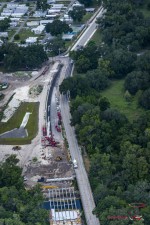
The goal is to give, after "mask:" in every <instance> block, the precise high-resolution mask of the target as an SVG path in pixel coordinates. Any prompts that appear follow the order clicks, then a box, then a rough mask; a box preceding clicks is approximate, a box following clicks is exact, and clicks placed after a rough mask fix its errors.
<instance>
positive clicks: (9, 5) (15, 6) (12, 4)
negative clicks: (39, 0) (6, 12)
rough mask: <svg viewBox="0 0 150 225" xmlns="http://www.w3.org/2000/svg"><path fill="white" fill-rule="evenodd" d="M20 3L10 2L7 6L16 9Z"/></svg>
mask: <svg viewBox="0 0 150 225" xmlns="http://www.w3.org/2000/svg"><path fill="white" fill-rule="evenodd" d="M18 5H19V4H15V3H8V4H7V6H6V7H7V8H8V9H16V8H17V6H18Z"/></svg>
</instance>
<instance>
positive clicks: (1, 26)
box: [0, 18, 10, 32]
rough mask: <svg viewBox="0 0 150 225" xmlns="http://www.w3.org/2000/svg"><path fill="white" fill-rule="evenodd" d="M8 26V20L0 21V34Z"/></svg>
mask: <svg viewBox="0 0 150 225" xmlns="http://www.w3.org/2000/svg"><path fill="white" fill-rule="evenodd" d="M9 26H10V19H9V18H5V19H4V20H0V32H4V31H6V30H7V29H8V27H9Z"/></svg>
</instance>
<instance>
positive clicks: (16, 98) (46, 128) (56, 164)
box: [0, 58, 82, 225]
mask: <svg viewBox="0 0 150 225" xmlns="http://www.w3.org/2000/svg"><path fill="white" fill-rule="evenodd" d="M66 63H68V58H67V59H65V58H64V59H63V58H62V60H60V59H59V60H56V61H55V63H54V62H51V61H50V62H49V64H48V65H46V66H45V67H44V68H42V70H40V71H37V72H34V74H35V75H32V78H28V77H27V76H24V79H25V78H27V80H26V81H25V82H24V85H22V86H20V83H21V81H20V80H19V79H16V76H15V75H13V74H8V83H9V85H8V87H7V88H6V89H5V90H4V92H7V93H8V96H11V95H13V97H12V99H11V100H10V102H9V105H8V107H7V109H6V110H7V111H4V114H5V117H3V120H4V121H5V123H6V122H7V121H8V119H9V118H10V117H15V115H16V113H17V111H18V110H19V108H20V107H22V106H23V105H24V104H27V105H28V104H38V103H40V104H38V107H39V115H38V118H39V124H38V126H37V135H36V136H35V137H34V139H33V140H32V141H30V143H29V144H27V145H22V143H20V144H19V145H18V144H17V143H18V142H17V141H16V142H15V143H16V145H12V143H11V141H12V140H15V139H16V140H17V138H19V139H20V138H22V140H23V139H24V140H25V139H26V138H27V136H28V137H29V132H30V131H29V130H28V129H27V126H26V125H27V124H28V123H29V121H31V120H30V119H31V115H30V114H32V112H31V111H30V108H29V106H27V105H26V107H25V110H24V112H23V113H24V116H23V119H22V122H21V124H20V126H19V127H18V125H16V124H15V123H14V124H13V127H12V129H11V130H9V131H8V130H7V131H5V130H4V132H3V133H1V134H0V141H1V144H3V141H4V142H5V141H6V140H9V141H10V145H5V146H4V145H1V146H0V148H1V149H3V150H2V151H1V159H5V158H6V156H7V155H8V154H16V155H17V157H18V158H19V159H20V162H19V163H20V166H21V167H23V176H24V182H25V185H26V187H27V188H31V187H33V186H35V185H36V184H37V183H38V184H40V185H41V188H42V192H43V195H44V197H45V202H44V207H45V208H46V209H48V210H50V224H53V225H55V224H60V225H61V224H62V225H63V224H79V225H80V224H81V212H82V208H81V202H80V194H79V190H78V188H77V184H76V179H75V169H76V168H77V162H76V160H75V159H72V158H71V156H70V153H69V151H68V143H67V140H66V134H65V131H64V128H63V121H62V116H61V106H60V94H59V88H58V86H59V82H61V79H63V77H64V76H66V72H67V71H69V70H70V71H71V68H72V64H71V63H69V70H68V66H65V64H66ZM60 76H61V77H62V78H61V79H60ZM5 79H6V77H5ZM39 87H41V88H42V91H40V93H37V88H39ZM16 102H18V107H17V108H16V105H17V104H16ZM1 104H2V103H1ZM14 108H15V110H14ZM22 110H23V109H22ZM3 120H2V121H3ZM3 123H4V122H3ZM8 143H9V142H8Z"/></svg>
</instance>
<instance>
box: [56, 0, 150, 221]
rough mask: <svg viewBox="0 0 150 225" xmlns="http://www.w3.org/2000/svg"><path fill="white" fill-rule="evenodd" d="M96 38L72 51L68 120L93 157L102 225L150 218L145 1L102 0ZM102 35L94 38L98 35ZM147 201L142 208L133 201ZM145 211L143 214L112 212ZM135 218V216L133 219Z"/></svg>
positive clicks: (149, 57) (149, 31)
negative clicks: (115, 217)
mask: <svg viewBox="0 0 150 225" xmlns="http://www.w3.org/2000/svg"><path fill="white" fill-rule="evenodd" d="M103 2H104V7H105V8H106V9H107V12H106V13H105V16H103V18H102V19H98V21H97V23H98V26H99V29H100V31H101V41H100V42H99V43H94V42H90V43H89V44H88V46H87V47H85V48H82V47H81V48H80V49H79V50H78V51H76V52H72V53H71V57H72V59H73V60H74V61H75V70H76V73H75V74H74V76H73V77H71V78H67V79H66V80H64V82H63V83H62V85H61V86H60V91H61V92H63V93H66V92H67V91H68V90H69V91H70V97H71V105H70V106H71V113H72V120H71V123H72V125H73V126H75V129H76V135H77V137H78V141H79V144H80V145H81V148H82V149H83V152H84V151H86V152H87V154H88V156H89V159H90V171H89V179H90V182H91V186H92V190H93V194H94V198H95V202H96V208H95V210H94V213H95V214H96V215H97V217H98V218H99V219H100V221H101V224H102V225H129V224H140V225H143V224H145V225H149V224H150V214H149V212H150V197H149V196H150V176H149V174H150V167H149V165H150V154H149V152H150V141H149V140H150V89H149V87H150V64H149V62H150V52H149V47H150V45H149V43H150V27H149V19H148V18H149V17H148V14H146V16H145V14H143V13H142V9H143V8H145V7H146V10H147V12H149V13H150V11H149V5H148V2H146V1H133V0H127V1H123V0H115V1H113V0H111V1H107V0H105V1H103ZM96 40H97V39H96ZM139 203H144V206H143V208H138V207H134V206H135V204H137V205H138V204H139ZM134 215H142V217H143V218H144V220H142V221H139V222H137V221H132V220H130V219H127V220H113V219H110V218H111V216H127V218H129V217H130V218H131V219H133V216H134ZM133 220H134V219H133Z"/></svg>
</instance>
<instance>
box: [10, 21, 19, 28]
mask: <svg viewBox="0 0 150 225" xmlns="http://www.w3.org/2000/svg"><path fill="white" fill-rule="evenodd" d="M17 25H18V22H10V26H11V27H16V26H17Z"/></svg>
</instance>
